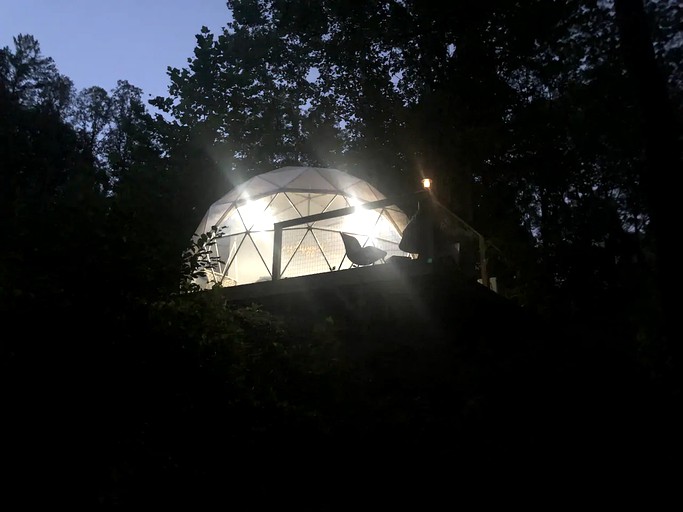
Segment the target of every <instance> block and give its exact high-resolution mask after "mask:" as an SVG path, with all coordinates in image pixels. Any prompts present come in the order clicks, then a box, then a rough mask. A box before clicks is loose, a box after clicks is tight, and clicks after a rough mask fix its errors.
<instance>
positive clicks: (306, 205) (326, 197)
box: [196, 167, 408, 288]
mask: <svg viewBox="0 0 683 512" xmlns="http://www.w3.org/2000/svg"><path fill="white" fill-rule="evenodd" d="M384 198H385V196H384V195H383V194H382V193H381V192H379V191H378V190H377V189H376V188H375V187H373V186H372V185H370V184H369V183H366V182H365V181H363V180H361V179H359V178H356V177H355V176H352V175H350V174H347V173H345V172H342V171H339V170H337V169H326V168H320V167H283V168H281V169H276V170H274V171H271V172H268V173H265V174H260V175H258V176H255V177H254V178H251V179H250V180H248V181H246V182H245V183H243V184H241V185H239V186H238V187H236V188H234V189H233V190H231V191H230V192H228V193H227V194H226V195H225V196H223V197H222V198H220V199H219V200H218V201H216V202H215V203H214V204H212V205H211V207H210V208H209V211H208V212H207V213H206V215H205V216H204V219H203V220H202V222H201V223H200V225H199V227H198V228H197V231H196V233H197V234H201V233H206V232H208V231H210V230H211V228H212V226H214V225H215V226H217V227H218V228H220V229H222V232H223V237H222V238H219V239H218V241H217V243H216V245H215V246H214V248H213V255H214V256H217V257H218V258H219V260H220V263H219V264H218V265H217V267H216V268H215V269H214V270H213V271H209V272H208V273H207V276H206V278H202V279H200V280H198V281H197V284H199V285H200V286H201V287H203V288H208V287H211V286H213V285H214V284H215V283H219V284H221V285H222V286H235V285H242V284H249V283H254V282H258V281H270V280H271V279H272V264H273V261H272V260H273V238H274V237H273V224H275V223H276V222H282V221H285V220H291V219H296V218H301V217H306V216H309V215H314V214H318V213H322V212H329V211H332V210H338V209H341V208H346V207H348V206H359V205H362V204H364V203H367V202H371V201H378V200H380V199H384ZM407 222H408V219H407V217H406V215H405V214H404V213H403V212H402V211H401V210H400V209H399V208H398V207H397V206H395V205H389V206H386V207H383V208H378V209H375V210H361V211H357V212H356V213H354V214H352V215H347V216H343V217H335V218H332V219H327V220H321V221H316V222H313V223H304V224H300V225H296V226H293V227H289V228H286V229H285V230H284V231H283V236H282V258H281V269H282V271H281V276H280V277H281V278H287V277H297V276H303V275H309V274H316V273H321V272H330V271H334V270H341V269H345V268H349V267H350V266H351V263H350V262H349V260H348V258H346V257H345V250H344V244H343V242H342V239H341V236H340V235H339V233H340V232H345V233H349V234H351V235H353V236H355V237H356V238H357V239H358V241H359V242H360V243H361V245H363V246H364V245H374V246H375V247H379V248H380V249H383V250H385V251H387V258H388V257H389V256H393V255H401V256H406V254H405V253H403V252H401V251H400V250H399V248H398V244H399V242H400V241H401V236H402V234H403V230H404V229H405V226H406V224H407Z"/></svg>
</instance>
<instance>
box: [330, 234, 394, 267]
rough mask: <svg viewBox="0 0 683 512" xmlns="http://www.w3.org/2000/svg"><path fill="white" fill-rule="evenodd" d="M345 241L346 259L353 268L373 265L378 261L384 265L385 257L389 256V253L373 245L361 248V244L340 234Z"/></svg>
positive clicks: (348, 236) (350, 237)
mask: <svg viewBox="0 0 683 512" xmlns="http://www.w3.org/2000/svg"><path fill="white" fill-rule="evenodd" d="M339 234H340V235H341V237H342V240H343V241H344V248H345V249H346V257H347V258H349V261H350V262H351V263H352V265H351V266H352V267H353V266H363V265H372V264H373V263H376V262H377V261H381V262H382V263H384V257H385V256H386V255H387V251H383V250H382V249H378V248H377V247H373V246H372V245H367V246H365V247H361V245H360V242H359V241H358V240H357V239H356V238H354V237H352V236H351V235H347V234H346V233H339Z"/></svg>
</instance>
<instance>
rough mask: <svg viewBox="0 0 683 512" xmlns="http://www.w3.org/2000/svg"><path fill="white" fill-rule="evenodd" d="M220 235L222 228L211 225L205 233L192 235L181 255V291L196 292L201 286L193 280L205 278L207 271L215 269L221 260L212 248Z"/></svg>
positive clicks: (221, 234)
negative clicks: (188, 245)
mask: <svg viewBox="0 0 683 512" xmlns="http://www.w3.org/2000/svg"><path fill="white" fill-rule="evenodd" d="M222 236H223V228H220V229H219V228H217V227H216V226H212V227H211V229H210V230H209V231H208V232H206V233H201V234H195V235H193V237H192V244H191V245H190V247H188V248H187V249H186V250H185V251H184V252H183V255H182V267H181V271H180V275H181V285H180V290H181V292H183V293H189V292H198V291H199V290H200V289H201V288H200V286H199V285H198V284H197V283H196V282H195V281H196V280H197V279H199V278H204V279H206V278H207V271H209V270H216V268H217V267H218V264H219V263H221V260H220V258H219V257H218V256H215V255H214V251H213V248H214V246H215V245H216V241H217V240H218V239H219V238H221V237H222Z"/></svg>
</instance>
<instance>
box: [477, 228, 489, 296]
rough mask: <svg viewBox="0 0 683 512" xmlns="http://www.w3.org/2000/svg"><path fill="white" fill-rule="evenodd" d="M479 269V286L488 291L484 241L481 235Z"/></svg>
mask: <svg viewBox="0 0 683 512" xmlns="http://www.w3.org/2000/svg"><path fill="white" fill-rule="evenodd" d="M479 268H480V270H481V284H483V285H484V286H486V288H489V289H490V288H491V283H490V282H489V272H488V269H487V268H486V240H485V239H484V237H483V236H482V235H479Z"/></svg>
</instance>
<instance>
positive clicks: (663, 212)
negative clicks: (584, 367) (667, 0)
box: [615, 0, 682, 369]
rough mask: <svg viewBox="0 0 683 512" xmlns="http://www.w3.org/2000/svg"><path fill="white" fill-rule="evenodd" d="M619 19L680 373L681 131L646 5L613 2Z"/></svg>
mask: <svg viewBox="0 0 683 512" xmlns="http://www.w3.org/2000/svg"><path fill="white" fill-rule="evenodd" d="M615 11H616V19H617V24H618V28H619V33H620V37H621V49H622V53H623V58H624V64H625V66H626V71H627V72H628V77H629V79H630V80H631V81H632V82H633V85H634V88H635V91H636V94H637V102H638V106H639V109H640V116H641V123H642V126H641V128H642V133H643V137H644V142H645V157H646V164H645V166H644V170H643V171H642V174H641V176H640V183H641V186H642V187H643V191H644V193H645V197H646V200H647V202H648V208H649V212H650V216H651V226H652V229H653V233H654V235H655V239H656V253H657V280H658V284H659V291H660V299H661V305H662V313H663V320H664V325H663V328H664V329H663V332H664V335H665V337H666V341H667V343H668V344H669V348H670V354H671V356H672V359H673V362H674V365H675V367H676V369H680V368H681V357H680V356H681V348H680V342H678V341H675V340H674V338H673V336H672V327H673V314H674V312H673V308H674V305H673V299H672V296H673V295H674V294H678V293H680V291H679V290H680V286H679V285H680V278H679V277H678V276H679V272H678V268H677V266H676V265H675V264H674V262H673V256H674V254H676V253H677V248H676V243H675V241H674V240H675V238H678V237H676V236H675V235H674V232H673V231H671V230H668V229H667V228H666V224H667V220H668V218H669V215H670V213H669V212H670V211H671V210H672V209H673V208H674V207H676V205H677V204H678V199H677V195H678V190H677V189H676V187H675V186H674V185H673V184H674V183H677V178H676V175H677V174H678V173H679V172H681V168H682V167H681V149H680V142H679V140H680V139H679V136H680V127H679V122H678V119H677V117H676V114H675V112H676V109H675V107H674V105H673V102H672V101H671V100H670V98H669V94H668V87H667V82H666V78H665V75H664V72H663V71H662V69H660V67H659V66H658V65H657V61H656V59H655V52H654V48H653V45H652V38H651V35H650V33H649V29H648V26H647V18H646V15H645V9H644V6H643V1H642V0H615Z"/></svg>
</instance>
